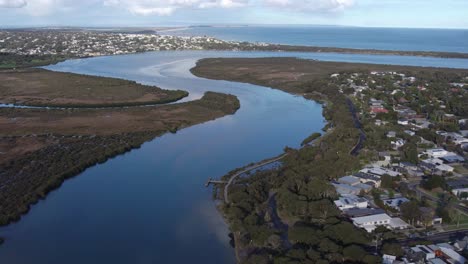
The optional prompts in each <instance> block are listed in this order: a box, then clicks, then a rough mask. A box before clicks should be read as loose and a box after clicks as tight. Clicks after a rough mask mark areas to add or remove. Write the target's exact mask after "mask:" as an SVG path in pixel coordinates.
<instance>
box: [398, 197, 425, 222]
mask: <svg viewBox="0 0 468 264" xmlns="http://www.w3.org/2000/svg"><path fill="white" fill-rule="evenodd" d="M400 211H401V215H402V216H403V218H404V219H405V220H407V221H409V222H410V223H411V224H415V223H416V221H418V220H419V219H420V217H421V211H420V210H419V204H418V202H417V201H409V202H406V203H403V204H402V205H401V206H400Z"/></svg>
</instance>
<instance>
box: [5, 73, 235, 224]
mask: <svg viewBox="0 0 468 264" xmlns="http://www.w3.org/2000/svg"><path fill="white" fill-rule="evenodd" d="M18 74H19V75H20V76H17V75H18ZM30 74H31V75H30ZM25 75H28V76H27V77H25ZM0 76H1V78H7V79H8V78H9V80H10V81H11V82H12V83H13V84H14V83H16V82H20V83H22V82H24V81H25V80H28V81H29V82H32V85H26V84H28V83H23V84H24V87H30V89H23V90H21V89H19V90H15V89H2V92H3V93H7V94H2V96H4V98H9V97H11V96H12V97H15V96H16V97H18V98H19V97H21V98H22V100H23V101H21V102H22V103H23V102H25V103H26V105H28V102H31V101H29V99H26V98H30V97H33V98H34V100H35V101H34V102H41V105H44V106H54V104H56V103H57V102H58V101H52V102H50V103H49V100H48V99H50V98H53V97H55V95H56V94H57V93H60V94H61V95H62V97H58V98H62V99H63V100H62V101H60V106H62V107H67V108H62V109H47V108H0V113H1V114H0V153H1V154H0V171H1V172H0V176H1V177H0V208H1V210H0V225H6V224H9V223H11V222H13V221H17V220H19V219H20V216H21V215H22V214H25V213H26V212H27V211H28V210H29V207H30V206H31V205H32V204H34V203H36V202H37V201H38V200H39V199H44V198H46V196H47V194H48V193H49V192H50V191H52V190H54V189H56V188H58V187H59V186H60V185H61V184H62V182H63V181H64V180H66V179H67V178H70V177H73V176H75V175H77V174H79V173H80V172H82V171H83V170H85V169H86V168H89V167H91V166H94V165H95V164H98V163H104V162H105V161H107V160H108V159H110V158H112V157H115V156H117V155H120V154H123V153H125V152H128V151H130V150H132V149H135V148H138V147H140V146H141V145H142V144H143V143H145V142H147V141H150V140H152V139H154V138H155V137H158V136H161V135H163V134H165V133H167V132H170V133H176V132H177V131H178V130H181V129H183V128H186V127H189V126H193V125H196V124H201V123H204V122H207V121H210V120H214V119H217V118H220V117H223V116H226V115H231V114H234V113H235V112H236V111H237V110H238V109H239V108H240V104H239V101H238V99H237V98H236V97H235V96H232V95H227V94H220V93H214V92H207V93H205V95H204V96H203V97H202V98H201V99H199V100H194V101H190V102H185V103H180V104H170V105H160V106H147V107H128V106H127V107H120V108H119V107H115V106H114V105H112V106H113V107H112V108H95V109H93V108H90V106H96V105H99V106H103V105H107V103H109V104H115V101H113V100H120V101H119V104H125V105H126V104H129V105H130V106H131V105H133V104H135V102H136V101H137V102H139V101H138V100H140V99H141V98H148V96H147V95H148V94H150V95H155V98H158V99H161V100H165V99H164V98H166V97H170V96H172V95H173V94H176V95H179V94H181V93H183V94H186V92H180V91H166V90H161V89H159V88H156V87H149V86H143V85H138V84H136V83H134V82H129V81H124V80H117V79H109V78H100V77H91V76H85V75H77V74H65V73H53V72H49V71H44V70H24V71H21V72H20V73H18V72H15V73H14V76H11V75H9V74H6V73H3V72H2V73H0ZM57 76H59V77H60V78H59V79H57V78H56V77H57ZM33 77H34V78H33ZM34 80H35V81H34ZM54 82H58V83H60V84H62V85H63V86H57V85H53V83H54ZM2 83H3V85H9V84H12V83H7V84H5V82H2ZM29 84H31V83H29ZM67 84H70V85H71V84H74V85H73V86H69V85H67ZM21 87H23V86H20V87H19V88H21ZM63 87H66V88H63ZM62 88H63V89H62ZM83 90H84V91H89V90H91V91H92V93H93V96H90V97H88V96H87V95H86V93H85V94H82V93H81V91H83ZM28 93H29V94H28ZM22 96H24V97H22ZM56 98H57V97H56ZM108 98H110V100H109V99H108ZM95 100H98V101H95ZM78 101H79V104H80V105H86V106H87V108H76V106H77V104H76V102H78ZM153 102H154V101H153ZM68 103H70V104H68ZM96 103H97V104H96ZM145 103H147V102H145ZM35 104H37V103H35Z"/></svg>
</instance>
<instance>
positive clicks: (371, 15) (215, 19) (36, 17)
mask: <svg viewBox="0 0 468 264" xmlns="http://www.w3.org/2000/svg"><path fill="white" fill-rule="evenodd" d="M199 24H203V25H205V24H276V25H286V24H301V25H341V26H363V27H409V28H464V29H468V0H165V1H163V0H0V27H22V26H129V27H133V26H184V25H199Z"/></svg>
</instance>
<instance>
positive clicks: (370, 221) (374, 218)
mask: <svg viewBox="0 0 468 264" xmlns="http://www.w3.org/2000/svg"><path fill="white" fill-rule="evenodd" d="M351 220H352V221H353V224H354V225H355V226H356V227H359V228H363V229H365V230H366V231H367V232H368V233H370V232H372V231H374V230H375V229H376V228H377V227H378V226H385V227H387V228H390V229H393V230H399V229H405V228H408V227H409V225H408V224H407V223H406V222H405V221H403V220H401V219H400V218H391V217H390V216H389V215H388V214H377V215H369V216H363V217H355V218H351Z"/></svg>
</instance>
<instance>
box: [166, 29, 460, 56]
mask: <svg viewBox="0 0 468 264" xmlns="http://www.w3.org/2000/svg"><path fill="white" fill-rule="evenodd" d="M161 34H169V35H179V36H204V35H206V36H212V37H216V38H219V39H223V40H234V41H248V42H266V43H275V44H288V45H305V46H318V47H340V48H356V49H380V50H407V51H447V52H463V53H468V30H466V29H465V30H457V29H453V30H452V29H407V28H362V27H319V26H244V27H194V28H189V29H187V30H180V31H168V32H161Z"/></svg>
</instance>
